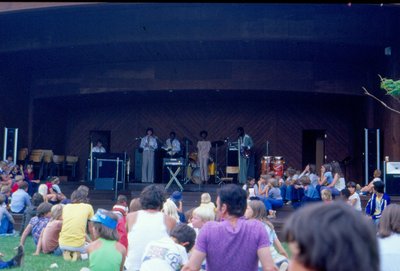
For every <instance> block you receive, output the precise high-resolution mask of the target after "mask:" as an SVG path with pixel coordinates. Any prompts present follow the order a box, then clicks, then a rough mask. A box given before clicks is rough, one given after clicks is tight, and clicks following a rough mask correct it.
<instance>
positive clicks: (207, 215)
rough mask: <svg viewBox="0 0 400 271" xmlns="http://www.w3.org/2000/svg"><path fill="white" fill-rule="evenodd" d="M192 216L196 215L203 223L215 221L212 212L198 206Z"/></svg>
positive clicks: (209, 209)
mask: <svg viewBox="0 0 400 271" xmlns="http://www.w3.org/2000/svg"><path fill="white" fill-rule="evenodd" d="M193 215H197V216H198V217H200V219H201V220H202V221H204V222H207V221H214V220H215V212H214V210H212V209H211V208H208V207H206V206H199V207H197V208H196V209H194V210H193V214H192V216H193Z"/></svg>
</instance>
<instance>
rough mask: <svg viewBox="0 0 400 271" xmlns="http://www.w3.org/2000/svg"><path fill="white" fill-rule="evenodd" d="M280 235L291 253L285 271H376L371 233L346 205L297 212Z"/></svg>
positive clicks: (320, 205)
mask: <svg viewBox="0 0 400 271" xmlns="http://www.w3.org/2000/svg"><path fill="white" fill-rule="evenodd" d="M283 234H284V236H285V239H286V241H287V242H288V245H289V249H290V251H291V260H290V267H289V270H295V271H316V270H324V271H349V270H351V271H366V270H368V271H378V270H379V252H378V243H377V238H376V232H375V229H374V227H373V225H372V224H371V223H369V222H368V220H367V219H366V218H365V216H363V215H362V214H361V213H360V212H357V211H355V210H354V209H353V208H349V205H348V204H346V203H343V202H340V201H337V202H332V203H331V204H323V203H315V204H310V205H307V206H305V207H304V208H300V209H299V210H297V211H296V212H294V213H292V215H291V216H290V217H289V218H288V220H287V221H286V223H285V226H284V233H283ZM382 271H383V270H382ZM385 271H386V270H385Z"/></svg>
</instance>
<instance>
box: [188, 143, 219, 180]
mask: <svg viewBox="0 0 400 271" xmlns="http://www.w3.org/2000/svg"><path fill="white" fill-rule="evenodd" d="M223 145H224V141H222V140H218V141H213V142H211V146H212V147H213V148H215V161H214V158H213V156H212V155H211V154H210V158H209V159H208V175H209V176H215V174H216V170H217V165H218V148H219V147H221V146H223ZM197 156H198V154H197V152H191V153H190V154H189V155H188V164H187V169H186V180H187V182H188V181H192V182H193V183H195V184H199V185H200V184H202V183H203V182H202V180H201V179H200V166H199V160H198V157H197ZM187 182H185V184H186V183H187Z"/></svg>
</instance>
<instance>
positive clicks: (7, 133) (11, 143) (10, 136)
mask: <svg viewBox="0 0 400 271" xmlns="http://www.w3.org/2000/svg"><path fill="white" fill-rule="evenodd" d="M17 145H18V128H7V127H5V128H4V149H3V160H6V159H7V156H9V155H11V156H12V157H13V161H14V163H15V162H16V161H17Z"/></svg>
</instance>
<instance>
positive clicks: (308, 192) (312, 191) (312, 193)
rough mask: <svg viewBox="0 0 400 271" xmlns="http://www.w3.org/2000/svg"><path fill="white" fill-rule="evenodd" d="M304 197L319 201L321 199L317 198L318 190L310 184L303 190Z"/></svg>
mask: <svg viewBox="0 0 400 271" xmlns="http://www.w3.org/2000/svg"><path fill="white" fill-rule="evenodd" d="M304 195H305V196H307V197H309V198H311V199H320V198H321V197H320V196H319V193H318V190H317V189H316V188H315V187H314V186H313V185H312V184H311V185H309V186H308V187H307V189H304Z"/></svg>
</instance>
